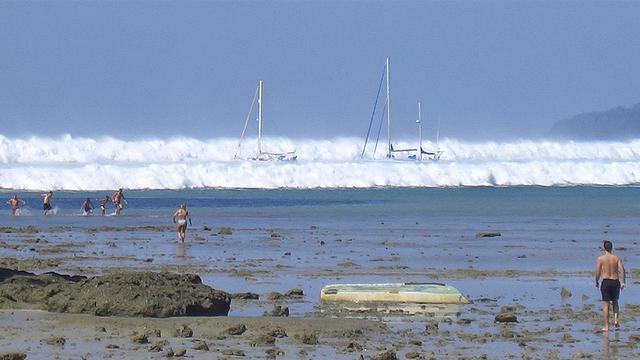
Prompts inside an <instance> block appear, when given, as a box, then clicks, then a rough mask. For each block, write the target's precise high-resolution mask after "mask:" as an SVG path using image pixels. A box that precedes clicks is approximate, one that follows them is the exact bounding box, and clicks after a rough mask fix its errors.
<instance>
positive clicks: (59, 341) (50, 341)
mask: <svg viewBox="0 0 640 360" xmlns="http://www.w3.org/2000/svg"><path fill="white" fill-rule="evenodd" d="M40 342H41V343H45V344H47V345H51V346H64V344H65V343H66V342H67V339H65V338H63V337H61V336H52V337H49V338H46V339H42V340H40Z"/></svg>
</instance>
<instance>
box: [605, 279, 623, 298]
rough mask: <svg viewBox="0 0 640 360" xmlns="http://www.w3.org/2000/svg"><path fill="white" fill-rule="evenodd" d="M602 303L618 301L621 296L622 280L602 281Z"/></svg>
mask: <svg viewBox="0 0 640 360" xmlns="http://www.w3.org/2000/svg"><path fill="white" fill-rule="evenodd" d="M600 292H601V293H602V301H618V297H619V296H620V280H617V279H616V280H613V279H602V284H600Z"/></svg>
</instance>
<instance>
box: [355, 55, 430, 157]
mask: <svg viewBox="0 0 640 360" xmlns="http://www.w3.org/2000/svg"><path fill="white" fill-rule="evenodd" d="M385 78H386V101H385V105H384V106H385V107H384V109H383V113H384V112H385V110H386V117H387V155H386V157H387V158H388V159H395V158H396V156H395V154H397V153H415V154H414V155H408V156H407V158H408V159H415V160H423V159H424V158H425V157H424V156H423V155H427V156H426V158H427V159H430V160H439V159H440V155H441V154H442V152H441V151H439V150H438V151H436V152H428V151H425V150H424V149H423V148H422V123H421V117H422V114H421V111H422V109H421V105H420V103H419V102H418V120H417V121H416V122H417V123H418V132H419V144H418V147H417V148H407V149H396V148H394V147H393V143H392V142H391V76H390V60H389V57H387V58H386V61H385V66H384V70H383V72H382V78H381V79H380V84H379V86H378V93H377V95H376V101H375V103H374V106H373V112H372V113H371V119H370V121H369V129H368V130H367V136H366V137H365V142H364V146H363V148H362V154H361V155H360V157H361V158H364V154H365V151H366V149H367V143H368V141H369V135H370V134H371V125H372V124H373V120H374V117H375V113H376V109H377V107H378V99H379V97H380V90H381V89H382V81H383V79H385ZM381 120H382V119H381ZM381 129H382V121H380V126H379V127H378V135H377V138H376V143H375V146H374V149H373V155H374V156H375V153H376V150H377V148H378V140H379V139H380V131H381Z"/></svg>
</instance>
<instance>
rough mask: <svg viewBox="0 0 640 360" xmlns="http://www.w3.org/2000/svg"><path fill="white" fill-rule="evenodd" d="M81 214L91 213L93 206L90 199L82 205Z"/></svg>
mask: <svg viewBox="0 0 640 360" xmlns="http://www.w3.org/2000/svg"><path fill="white" fill-rule="evenodd" d="M82 212H83V213H82V215H89V214H92V213H93V204H92V203H91V199H89V198H86V200H85V201H84V202H83V203H82Z"/></svg>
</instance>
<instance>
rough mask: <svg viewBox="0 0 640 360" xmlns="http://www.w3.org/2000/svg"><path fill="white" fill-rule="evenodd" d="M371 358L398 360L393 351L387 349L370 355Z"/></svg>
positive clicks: (375, 359) (372, 359)
mask: <svg viewBox="0 0 640 360" xmlns="http://www.w3.org/2000/svg"><path fill="white" fill-rule="evenodd" d="M371 360H398V356H396V352H395V351H393V350H387V351H383V352H381V353H378V354H376V355H374V356H372V357H371Z"/></svg>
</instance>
